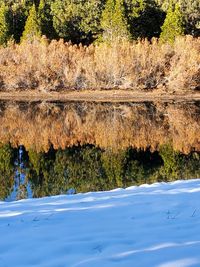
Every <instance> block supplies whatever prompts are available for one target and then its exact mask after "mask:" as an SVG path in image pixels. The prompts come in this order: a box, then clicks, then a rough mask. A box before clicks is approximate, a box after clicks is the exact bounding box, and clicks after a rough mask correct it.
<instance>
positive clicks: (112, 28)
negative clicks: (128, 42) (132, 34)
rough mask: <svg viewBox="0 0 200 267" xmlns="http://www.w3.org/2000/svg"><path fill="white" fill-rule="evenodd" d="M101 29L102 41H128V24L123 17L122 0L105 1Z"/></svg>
mask: <svg viewBox="0 0 200 267" xmlns="http://www.w3.org/2000/svg"><path fill="white" fill-rule="evenodd" d="M101 27H102V30H103V35H102V39H103V40H104V41H109V42H110V41H114V40H116V39H128V38H129V31H128V24H127V21H126V18H125V15H124V7H123V1H122V0H107V2H106V5H105V9H104V11H103V13H102V20H101Z"/></svg>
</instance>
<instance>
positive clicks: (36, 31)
mask: <svg viewBox="0 0 200 267" xmlns="http://www.w3.org/2000/svg"><path fill="white" fill-rule="evenodd" d="M41 35H42V33H41V23H40V20H39V18H38V16H37V12H36V8H35V5H33V6H32V7H31V9H30V12H29V16H28V18H27V21H26V25H25V29H24V32H23V35H22V38H21V41H23V40H29V41H33V40H34V39H35V38H37V37H40V36H41Z"/></svg>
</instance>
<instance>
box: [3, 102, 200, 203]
mask: <svg viewBox="0 0 200 267" xmlns="http://www.w3.org/2000/svg"><path fill="white" fill-rule="evenodd" d="M0 125H1V126H0V144H1V145H0V185H1V186H0V199H1V200H6V201H13V200H17V199H23V198H32V197H43V196H49V195H57V194H74V193H79V192H88V191H99V190H100V191H102V190H110V189H114V188H116V187H127V186H131V185H139V184H143V183H154V182H160V181H174V180H177V179H190V178H200V102H199V101H196V102H195V101H169V102H164V101H162V102H159V101H155V102H152V101H151V102H148V101H146V102H128V103H127V102H121V103H109V102H106V103H102V102H101V103H97V102H83V101H82V102H75V101H71V102H61V101H60V102H47V101H42V102H41V101H35V102H20V101H0Z"/></svg>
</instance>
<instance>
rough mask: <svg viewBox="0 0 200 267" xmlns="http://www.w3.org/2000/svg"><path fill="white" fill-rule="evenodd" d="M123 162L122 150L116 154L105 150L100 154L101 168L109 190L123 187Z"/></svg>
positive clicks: (124, 158)
mask: <svg viewBox="0 0 200 267" xmlns="http://www.w3.org/2000/svg"><path fill="white" fill-rule="evenodd" d="M125 160H126V157H125V151H123V150H122V151H116V152H113V151H112V150H105V151H104V152H103V153H102V156H101V161H102V166H103V168H104V172H105V175H106V177H107V179H108V181H109V184H110V186H111V188H114V187H122V186H123V177H124V166H125Z"/></svg>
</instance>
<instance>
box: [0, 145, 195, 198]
mask: <svg viewBox="0 0 200 267" xmlns="http://www.w3.org/2000/svg"><path fill="white" fill-rule="evenodd" d="M5 151H7V158H6V160H5V159H4V158H3V157H1V156H0V172H1V181H0V182H1V184H3V186H1V190H0V199H4V200H7V201H11V200H15V199H21V198H30V197H43V196H49V195H57V194H72V193H75V192H88V191H100V190H109V189H113V188H116V187H127V186H130V185H139V184H143V183H153V182H157V181H158V182H160V181H173V180H177V179H189V178H199V177H200V153H199V152H192V153H190V154H188V155H185V154H182V153H180V152H177V151H174V150H173V148H172V146H171V145H163V146H161V147H160V150H159V152H151V151H150V150H146V151H142V150H139V151H138V150H136V149H132V148H127V149H125V150H117V151H116V150H112V149H100V148H99V147H95V146H93V145H84V146H73V147H70V148H67V149H65V150H61V149H58V150H54V149H53V148H50V150H49V151H48V152H46V153H45V152H36V151H34V150H31V149H30V150H29V151H28V152H26V151H25V150H24V148H22V147H20V148H19V151H18V153H19V154H18V153H16V149H13V148H11V147H10V146H9V145H4V146H2V147H1V148H0V155H2V154H4V155H5V154H6V153H5ZM11 155H16V156H15V157H16V158H17V159H18V161H16V159H15V157H13V156H11Z"/></svg>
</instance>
